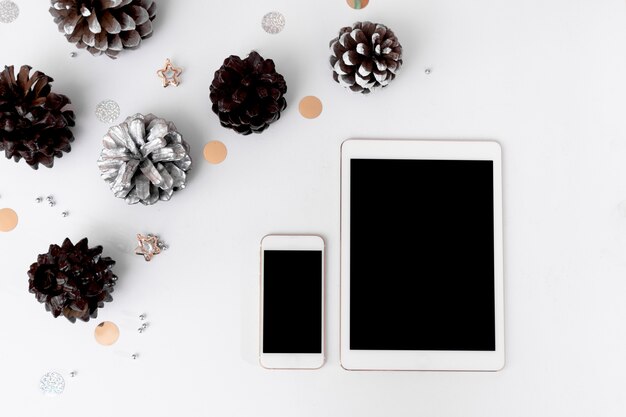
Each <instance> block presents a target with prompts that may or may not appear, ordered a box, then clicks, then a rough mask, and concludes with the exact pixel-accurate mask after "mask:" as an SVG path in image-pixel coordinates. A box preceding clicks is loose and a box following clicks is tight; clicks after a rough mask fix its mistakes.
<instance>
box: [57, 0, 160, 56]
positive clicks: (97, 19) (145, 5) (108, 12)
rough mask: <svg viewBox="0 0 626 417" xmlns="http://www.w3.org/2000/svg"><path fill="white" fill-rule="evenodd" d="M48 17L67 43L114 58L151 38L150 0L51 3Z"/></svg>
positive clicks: (62, 0)
mask: <svg viewBox="0 0 626 417" xmlns="http://www.w3.org/2000/svg"><path fill="white" fill-rule="evenodd" d="M50 3H51V4H52V7H50V14H52V16H53V17H54V22H55V23H56V24H57V25H58V27H59V31H60V32H62V33H64V34H65V37H66V38H67V40H68V42H71V43H73V44H76V46H77V47H78V48H81V49H85V48H87V50H88V51H89V52H91V54H92V55H101V54H106V55H107V56H109V57H110V58H116V57H117V55H118V54H119V53H120V52H121V51H122V50H124V49H137V48H139V45H140V44H141V40H142V39H146V38H149V37H150V36H152V21H153V20H154V18H155V17H156V3H155V2H154V1H153V0H50Z"/></svg>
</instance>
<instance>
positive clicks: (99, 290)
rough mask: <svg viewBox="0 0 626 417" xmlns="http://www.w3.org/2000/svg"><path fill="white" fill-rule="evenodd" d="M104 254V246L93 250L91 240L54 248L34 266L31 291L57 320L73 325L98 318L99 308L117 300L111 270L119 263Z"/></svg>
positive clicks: (51, 246) (29, 283)
mask: <svg viewBox="0 0 626 417" xmlns="http://www.w3.org/2000/svg"><path fill="white" fill-rule="evenodd" d="M101 255H102V246H96V247H94V248H89V246H88V242H87V238H85V239H83V240H81V241H80V242H78V243H77V244H76V245H73V244H72V242H71V241H70V240H69V239H65V240H64V241H63V244H62V245H61V246H59V245H50V249H49V250H48V253H44V254H41V255H39V256H38V257H37V262H35V263H34V264H32V265H31V266H30V269H29V271H28V291H29V292H30V293H32V294H35V296H36V297H37V301H39V302H40V303H45V306H46V311H50V312H52V315H53V316H54V317H59V316H65V318H67V319H68V320H69V321H71V322H72V323H74V322H76V319H80V320H82V321H89V319H90V318H96V317H97V316H98V308H101V307H104V303H105V302H109V301H113V297H112V296H111V293H112V292H113V287H114V286H115V282H116V281H117V277H116V276H115V275H114V274H113V272H112V271H111V268H112V267H113V265H115V261H113V260H112V259H111V258H103V257H102V256H101Z"/></svg>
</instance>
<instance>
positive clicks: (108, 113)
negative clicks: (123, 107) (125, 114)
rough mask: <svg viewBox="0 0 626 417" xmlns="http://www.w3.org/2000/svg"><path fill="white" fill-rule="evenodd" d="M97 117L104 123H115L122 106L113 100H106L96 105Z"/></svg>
mask: <svg viewBox="0 0 626 417" xmlns="http://www.w3.org/2000/svg"><path fill="white" fill-rule="evenodd" d="M96 117H97V118H98V120H100V121H101V122H102V123H113V122H114V121H116V120H117V118H118V117H120V106H119V104H117V103H116V102H115V101H113V100H104V101H102V102H100V103H99V104H98V105H97V106H96Z"/></svg>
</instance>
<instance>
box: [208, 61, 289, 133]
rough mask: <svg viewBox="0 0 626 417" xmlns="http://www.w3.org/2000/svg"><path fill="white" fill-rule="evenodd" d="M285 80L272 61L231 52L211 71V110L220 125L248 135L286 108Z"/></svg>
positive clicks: (275, 117) (261, 127)
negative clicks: (240, 56)
mask: <svg viewBox="0 0 626 417" xmlns="http://www.w3.org/2000/svg"><path fill="white" fill-rule="evenodd" d="M286 93H287V83H286V82H285V79H284V78H283V76H282V75H280V74H279V73H277V72H276V69H275V68H274V61H272V60H271V59H263V57H262V56H261V55H259V54H258V53H257V52H254V51H252V52H250V55H248V57H247V58H246V59H241V58H239V57H238V56H235V55H231V56H229V57H228V58H226V59H225V60H224V65H222V66H221V67H220V69H218V70H217V71H215V77H214V78H213V82H212V83H211V87H210V95H209V97H210V99H211V102H212V103H213V106H212V109H213V111H214V112H215V114H217V115H218V116H219V118H220V123H221V124H222V126H224V127H227V128H229V129H234V130H235V131H237V132H239V133H242V134H244V135H249V134H250V133H252V132H254V133H261V132H262V131H264V130H265V129H267V127H268V126H269V125H270V123H273V122H275V121H276V120H278V119H279V118H280V112H281V111H283V110H285V108H287V101H286V100H285V94H286Z"/></svg>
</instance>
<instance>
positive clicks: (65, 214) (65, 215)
mask: <svg viewBox="0 0 626 417" xmlns="http://www.w3.org/2000/svg"><path fill="white" fill-rule="evenodd" d="M61 215H62V216H63V217H67V216H69V215H70V212H69V211H67V210H66V211H64V212H63V213H61Z"/></svg>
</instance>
